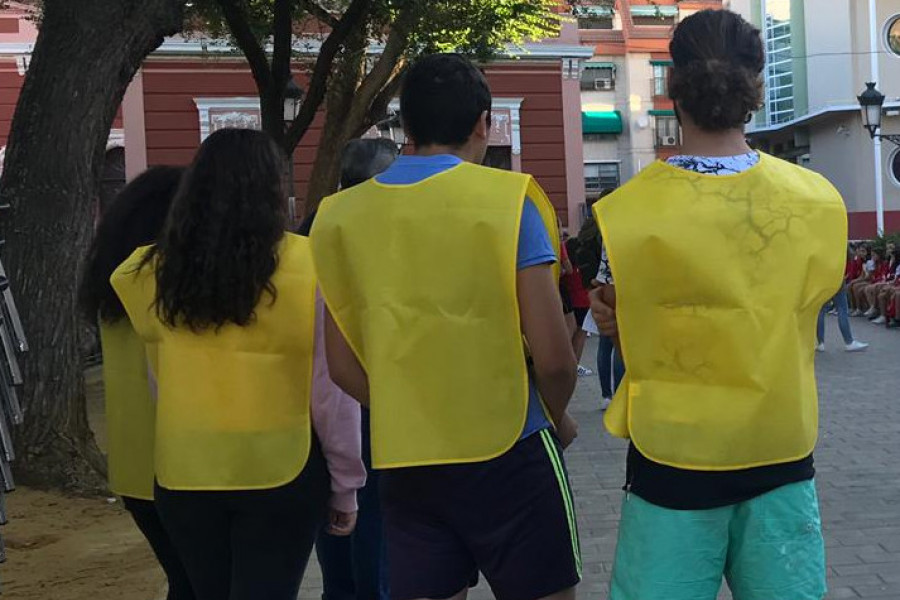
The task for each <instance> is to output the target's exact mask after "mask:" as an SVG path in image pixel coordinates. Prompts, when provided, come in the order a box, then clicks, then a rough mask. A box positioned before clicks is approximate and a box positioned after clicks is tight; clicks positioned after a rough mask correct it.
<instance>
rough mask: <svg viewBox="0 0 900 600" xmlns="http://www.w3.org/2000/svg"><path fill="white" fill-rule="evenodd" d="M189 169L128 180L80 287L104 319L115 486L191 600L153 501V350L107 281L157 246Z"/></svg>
mask: <svg viewBox="0 0 900 600" xmlns="http://www.w3.org/2000/svg"><path fill="white" fill-rule="evenodd" d="M182 172H183V169H180V168H177V167H153V168H151V169H149V170H147V171H145V172H144V173H142V174H141V175H139V176H138V177H136V178H135V179H134V181H132V182H131V183H129V184H128V185H127V186H125V188H124V189H123V190H122V191H121V192H120V193H119V195H118V196H117V197H116V199H115V201H114V202H113V204H112V205H110V207H109V208H108V209H107V210H106V211H105V212H104V214H103V215H102V217H101V220H100V223H99V225H98V227H97V231H96V233H95V235H94V241H93V243H92V244H91V249H90V251H89V252H88V258H87V263H86V266H85V270H84V274H83V276H82V280H81V286H80V289H79V304H80V305H81V309H82V311H83V313H84V316H85V318H86V319H88V320H89V321H90V322H92V323H94V322H97V321H98V319H99V327H100V344H101V347H102V349H103V393H104V398H105V404H106V441H107V459H108V468H109V487H110V489H111V490H112V492H113V493H114V494H116V495H118V496H120V497H121V498H122V504H123V506H124V507H125V509H126V510H127V511H128V512H129V513H130V514H131V516H132V518H133V519H134V522H135V524H136V525H137V526H138V529H140V530H141V533H143V534H144V537H145V538H147V541H148V542H149V543H150V547H151V548H152V549H153V553H154V554H155V555H156V558H157V560H158V561H159V564H160V566H162V568H163V571H164V572H165V574H166V579H167V581H168V584H169V592H168V596H167V599H168V600H193V598H194V592H193V590H192V589H191V584H190V581H189V580H188V576H187V573H186V572H185V569H184V565H183V564H182V562H181V558H180V557H179V556H178V553H177V552H176V550H175V547H174V545H173V544H172V541H171V540H170V539H169V535H168V534H167V533H166V531H165V529H164V528H163V526H162V523H160V520H159V515H158V514H157V512H156V506H155V505H154V503H153V476H154V469H153V439H154V432H155V428H156V404H155V402H154V401H153V398H152V397H151V390H150V385H149V381H148V377H147V354H146V352H145V350H144V342H143V341H142V340H141V339H140V338H139V337H138V335H137V334H136V333H135V331H134V329H132V327H131V323H129V321H128V317H127V316H126V314H125V308H124V307H123V306H122V303H121V302H120V301H119V298H118V296H116V293H115V291H113V288H112V286H111V285H110V283H109V278H110V276H111V275H112V273H113V271H114V270H115V268H116V267H118V266H119V264H121V263H122V261H124V260H125V259H126V258H128V257H129V256H130V255H131V253H132V252H134V250H135V249H137V248H138V247H140V246H146V245H147V244H152V243H153V242H154V241H155V240H156V238H157V236H158V235H159V233H160V231H161V230H162V227H163V223H165V220H166V214H168V212H169V206H170V205H171V203H172V197H173V196H174V195H175V191H176V190H177V188H178V182H179V180H180V179H181V174H182Z"/></svg>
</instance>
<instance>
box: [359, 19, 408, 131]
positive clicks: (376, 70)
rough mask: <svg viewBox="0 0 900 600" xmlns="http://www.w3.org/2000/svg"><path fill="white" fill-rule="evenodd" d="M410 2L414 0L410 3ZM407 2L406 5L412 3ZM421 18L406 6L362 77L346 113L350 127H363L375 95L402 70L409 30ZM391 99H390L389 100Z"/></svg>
mask: <svg viewBox="0 0 900 600" xmlns="http://www.w3.org/2000/svg"><path fill="white" fill-rule="evenodd" d="M410 4H411V3H410ZM410 4H407V7H409V6H410ZM417 21H418V15H417V12H416V10H415V9H414V8H404V9H403V10H402V11H401V13H400V15H399V16H398V17H397V20H396V21H395V22H394V23H393V25H392V26H391V33H390V35H389V36H388V40H387V42H386V43H385V45H384V50H383V51H382V53H381V56H380V57H379V58H378V62H376V63H375V66H374V67H373V68H372V70H371V71H369V73H368V74H367V75H366V77H365V79H363V82H362V84H361V85H360V86H359V89H358V90H357V91H356V96H355V97H354V99H353V105H352V106H351V108H350V113H349V114H348V115H347V123H348V124H350V126H351V127H354V125H353V124H357V125H356V126H357V127H358V126H360V125H359V124H360V123H363V122H364V121H365V120H366V117H367V115H368V114H369V109H370V107H371V106H372V103H373V102H374V100H375V98H376V97H377V96H378V94H379V93H380V92H382V91H383V90H384V89H385V86H386V85H387V84H388V82H389V81H390V80H391V79H392V78H393V77H395V76H396V75H397V72H398V71H399V70H400V69H402V67H403V63H402V61H401V59H402V57H403V53H404V52H405V51H406V48H407V46H408V45H409V33H410V31H411V30H412V27H413V26H414V25H415V23H416V22H417ZM388 102H390V99H388Z"/></svg>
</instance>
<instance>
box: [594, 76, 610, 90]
mask: <svg viewBox="0 0 900 600" xmlns="http://www.w3.org/2000/svg"><path fill="white" fill-rule="evenodd" d="M594 89H595V90H597V91H603V90H611V89H613V80H612V79H595V80H594Z"/></svg>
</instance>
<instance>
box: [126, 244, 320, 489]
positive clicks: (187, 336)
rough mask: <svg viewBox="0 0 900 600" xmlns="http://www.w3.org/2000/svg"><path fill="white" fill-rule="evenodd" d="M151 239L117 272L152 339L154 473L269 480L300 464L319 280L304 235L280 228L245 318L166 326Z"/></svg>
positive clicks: (236, 481)
mask: <svg viewBox="0 0 900 600" xmlns="http://www.w3.org/2000/svg"><path fill="white" fill-rule="evenodd" d="M146 251H147V248H142V249H139V250H137V251H136V252H135V253H134V254H133V255H132V256H131V258H129V259H128V260H127V261H126V262H125V263H123V264H122V265H121V266H120V267H119V268H118V269H117V270H116V272H115V273H114V274H113V276H112V284H113V287H114V288H115V290H116V293H117V294H118V295H119V298H121V300H122V303H123V304H124V305H125V309H126V311H127V312H128V316H129V318H130V319H131V322H132V324H133V325H134V328H135V330H136V331H137V332H138V334H139V335H140V336H141V338H143V340H144V341H145V342H146V343H148V344H155V345H156V352H155V353H156V360H155V361H153V362H154V363H155V364H154V371H155V374H156V377H157V386H158V400H157V403H158V406H157V424H156V477H157V479H158V481H159V483H160V485H162V486H163V487H165V488H168V489H175V490H242V489H268V488H273V487H278V486H280V485H284V484H286V483H288V482H290V481H292V480H293V479H294V478H296V477H297V475H298V474H299V473H300V472H301V471H302V469H303V468H304V466H305V465H306V460H307V457H308V455H309V449H310V441H311V426H310V421H311V417H310V387H311V384H312V368H313V342H314V333H315V321H314V319H315V293H316V280H315V274H314V270H313V264H312V256H311V253H310V250H309V243H308V241H307V240H306V239H305V238H301V237H299V236H295V235H292V234H286V235H285V238H284V240H283V241H282V242H281V246H280V249H279V253H278V268H277V270H276V271H275V274H274V275H273V277H272V284H273V285H274V286H275V289H276V291H277V297H276V299H275V301H274V302H272V301H271V297H269V296H268V295H266V294H264V295H263V297H262V300H260V303H259V305H258V306H257V307H256V318H255V319H254V321H253V322H252V324H250V325H248V326H246V327H239V326H237V325H232V324H228V325H225V326H223V327H221V328H219V329H218V330H216V329H210V330H206V331H202V332H192V331H190V329H188V328H181V327H177V328H174V329H173V328H170V327H167V326H165V325H164V324H163V323H162V322H161V321H160V320H159V318H158V317H157V314H156V310H155V309H154V308H153V306H152V304H153V300H154V298H155V295H156V283H155V276H154V272H153V268H152V265H149V266H148V267H145V268H144V269H142V270H140V271H137V270H136V269H137V266H138V265H140V263H141V260H142V258H143V257H144V255H145V253H146Z"/></svg>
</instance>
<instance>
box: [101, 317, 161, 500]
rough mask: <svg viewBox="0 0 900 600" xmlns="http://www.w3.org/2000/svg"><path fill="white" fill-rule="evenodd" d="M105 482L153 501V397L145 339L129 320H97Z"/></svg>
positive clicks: (115, 490) (118, 491) (120, 492)
mask: <svg viewBox="0 0 900 600" xmlns="http://www.w3.org/2000/svg"><path fill="white" fill-rule="evenodd" d="M100 344H101V345H102V347H103V390H104V397H105V403H106V442H107V462H108V465H109V487H110V489H111V490H112V491H113V493H115V494H118V495H120V496H127V497H129V498H139V499H141V500H153V474H154V470H153V440H154V436H155V430H156V402H155V401H154V400H153V398H151V396H150V386H149V382H148V378H147V368H148V366H147V353H146V352H145V350H144V342H143V340H141V338H139V337H138V335H137V334H136V333H135V331H134V329H133V328H132V327H131V323H129V322H128V319H120V320H119V321H117V322H115V323H106V322H102V321H101V323H100Z"/></svg>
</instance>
